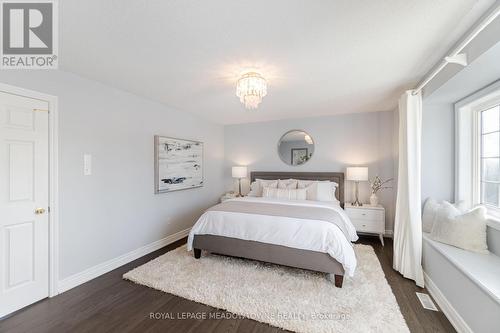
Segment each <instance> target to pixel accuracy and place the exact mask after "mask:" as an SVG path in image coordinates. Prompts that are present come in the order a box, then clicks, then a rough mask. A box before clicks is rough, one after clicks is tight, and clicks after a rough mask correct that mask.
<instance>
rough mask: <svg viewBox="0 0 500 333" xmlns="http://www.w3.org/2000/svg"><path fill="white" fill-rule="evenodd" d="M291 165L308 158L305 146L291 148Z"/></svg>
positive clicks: (301, 162)
mask: <svg viewBox="0 0 500 333" xmlns="http://www.w3.org/2000/svg"><path fill="white" fill-rule="evenodd" d="M290 156H291V158H292V160H291V162H292V165H300V164H303V163H305V162H306V161H307V160H308V159H309V154H308V151H307V148H292V151H291V153H290Z"/></svg>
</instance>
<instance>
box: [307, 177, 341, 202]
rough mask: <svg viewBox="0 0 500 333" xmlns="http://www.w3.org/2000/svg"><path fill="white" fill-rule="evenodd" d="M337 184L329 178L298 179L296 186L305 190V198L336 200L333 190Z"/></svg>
mask: <svg viewBox="0 0 500 333" xmlns="http://www.w3.org/2000/svg"><path fill="white" fill-rule="evenodd" d="M337 186H338V184H337V183H335V182H331V181H329V180H325V181H320V180H299V181H298V183H297V188H305V189H306V190H307V200H315V201H333V202H338V200H337V198H336V197H335V190H336V188H337Z"/></svg>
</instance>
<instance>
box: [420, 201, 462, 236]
mask: <svg viewBox="0 0 500 333" xmlns="http://www.w3.org/2000/svg"><path fill="white" fill-rule="evenodd" d="M445 202H447V201H445ZM447 203H448V202H447ZM442 205H443V202H441V203H439V202H437V201H436V200H435V199H433V198H427V200H425V204H424V210H423V212H422V231H423V232H431V231H432V226H433V225H434V223H435V221H436V218H437V214H438V211H439V209H440V208H441V206H442ZM452 205H453V207H455V208H456V209H457V210H458V212H457V214H456V215H458V214H462V213H465V211H466V204H465V201H463V200H462V201H459V202H457V203H455V204H452Z"/></svg>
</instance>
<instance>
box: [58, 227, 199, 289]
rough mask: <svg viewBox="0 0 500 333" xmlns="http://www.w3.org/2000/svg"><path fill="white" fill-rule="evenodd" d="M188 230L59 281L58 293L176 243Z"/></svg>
mask: <svg viewBox="0 0 500 333" xmlns="http://www.w3.org/2000/svg"><path fill="white" fill-rule="evenodd" d="M190 230H191V228H188V229H185V230H181V231H179V232H176V233H175V234H173V235H170V236H167V237H165V238H162V239H160V240H157V241H155V242H153V243H150V244H147V245H144V246H142V247H140V248H138V249H136V250H133V251H130V252H128V253H125V254H123V255H121V256H119V257H117V258H114V259H111V260H108V261H106V262H103V263H101V264H99V265H96V266H94V267H90V268H88V269H86V270H84V271H82V272H80V273H77V274H74V275H72V276H70V277H67V278H65V279H63V280H60V281H59V282H58V284H57V287H58V288H57V289H58V293H63V292H65V291H68V290H70V289H72V288H74V287H76V286H79V285H81V284H83V283H85V282H88V281H90V280H92V279H95V278H96V277H98V276H101V275H103V274H106V273H108V272H110V271H112V270H114V269H116V268H118V267H120V266H123V265H125V264H128V263H129V262H131V261H134V260H135V259H137V258H140V257H142V256H145V255H146V254H149V253H151V252H153V251H156V250H158V249H161V248H162V247H164V246H167V245H168V244H171V243H173V242H175V241H178V240H179V239H182V238H184V237H186V236H187V235H188V234H189V231H190ZM54 296H55V295H54Z"/></svg>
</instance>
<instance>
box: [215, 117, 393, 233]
mask: <svg viewBox="0 0 500 333" xmlns="http://www.w3.org/2000/svg"><path fill="white" fill-rule="evenodd" d="M396 118H397V117H396V116H395V112H390V111H389V112H369V113H359V114H344V115H337V116H328V117H315V118H302V119H288V120H280V121H271V122H262V123H253V124H240V125H229V126H225V129H224V136H225V139H224V140H225V160H226V163H225V169H224V170H225V176H226V188H227V189H233V188H234V180H232V179H231V166H234V165H247V166H248V168H249V171H342V172H345V168H346V167H347V166H351V165H366V166H368V167H369V175H370V177H373V176H375V175H379V176H380V177H382V178H384V179H385V178H392V177H394V176H395V170H394V166H395V163H394V159H395V153H394V151H395V140H397V137H396V136H395V133H396V131H395V128H394V126H395V120H396ZM291 129H301V130H304V131H306V132H307V133H309V134H310V135H311V137H312V139H313V140H314V143H315V147H314V155H313V157H312V159H311V160H309V161H308V162H307V163H305V164H303V165H300V166H289V165H286V164H285V163H283V162H282V161H281V159H280V158H279V156H278V152H277V144H278V140H279V139H280V137H281V136H282V135H283V134H284V133H285V132H287V131H289V130H291ZM392 185H393V187H394V188H393V189H391V190H387V191H384V192H381V193H380V195H379V197H380V199H381V203H382V204H383V205H384V207H385V208H386V210H387V214H386V215H387V219H386V229H387V230H392V226H393V221H394V201H395V194H394V193H395V190H396V183H395V182H394V183H393V184H392ZM352 189H353V184H352V183H350V182H346V201H352V200H353V191H352ZM244 191H248V184H247V182H245V184H244ZM360 194H361V195H360V196H361V200H362V201H364V202H368V198H369V195H370V192H369V186H368V183H362V184H361V186H360Z"/></svg>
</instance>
